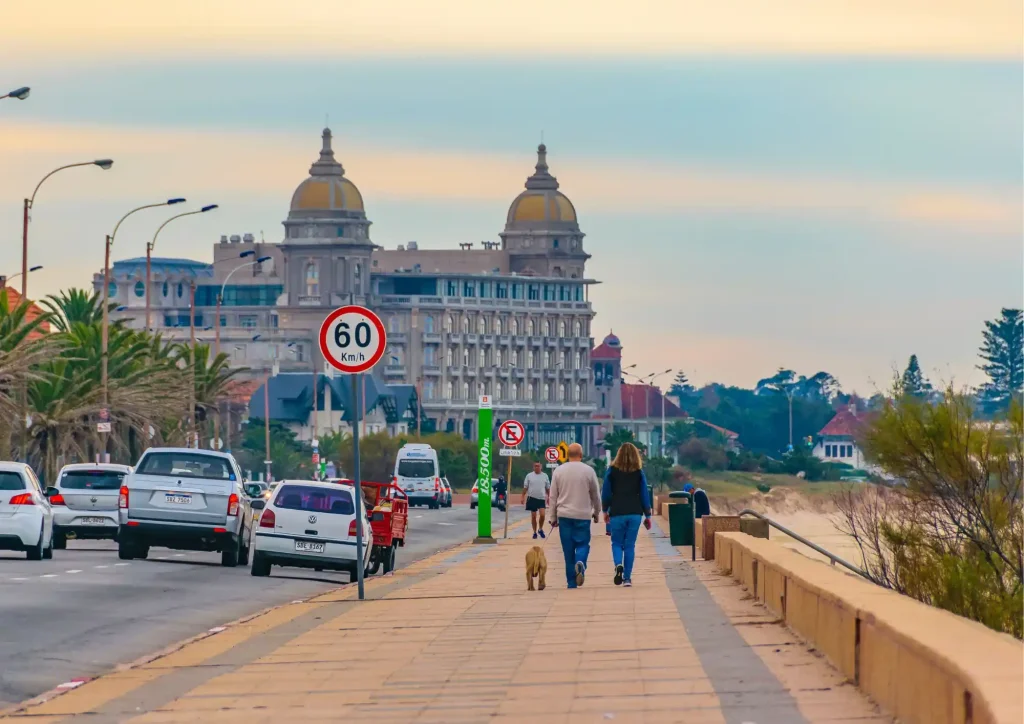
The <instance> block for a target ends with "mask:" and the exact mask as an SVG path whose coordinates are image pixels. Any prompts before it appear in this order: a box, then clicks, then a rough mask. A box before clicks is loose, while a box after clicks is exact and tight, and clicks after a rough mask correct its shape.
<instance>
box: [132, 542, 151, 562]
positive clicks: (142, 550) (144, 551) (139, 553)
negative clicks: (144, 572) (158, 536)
mask: <svg viewBox="0 0 1024 724" xmlns="http://www.w3.org/2000/svg"><path fill="white" fill-rule="evenodd" d="M135 557H136V558H138V559H139V560H142V561H144V560H146V558H148V557H149V546H145V545H143V546H138V547H137V548H136V549H135Z"/></svg>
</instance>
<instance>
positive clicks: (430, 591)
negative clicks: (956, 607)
mask: <svg viewBox="0 0 1024 724" xmlns="http://www.w3.org/2000/svg"><path fill="white" fill-rule="evenodd" d="M603 531H604V527H603V525H601V526H594V547H593V551H592V553H591V563H590V569H589V571H588V575H587V582H586V584H585V585H584V587H583V588H581V589H578V590H567V589H566V587H565V580H564V573H563V570H564V569H563V565H562V556H561V551H560V548H559V546H558V541H557V531H555V536H554V537H553V538H549V539H548V540H547V541H539V542H540V543H541V544H542V545H543V547H544V550H545V552H546V554H547V558H548V564H549V570H548V578H547V580H548V588H547V590H545V591H542V592H540V591H538V592H532V593H531V592H527V591H526V581H525V576H524V556H525V553H526V551H527V550H528V549H529V547H530V546H531V545H533V544H534V541H533V540H531V539H530V538H529V536H519V537H516V538H512V539H510V540H509V541H506V542H502V543H500V544H499V545H496V546H470V545H466V546H463V547H461V548H460V549H457V550H455V551H453V552H449V553H446V554H442V555H439V556H435V557H433V558H431V559H427V560H426V561H422V562H420V563H418V564H415V565H413V566H410V567H409V568H407V569H404V570H400V571H399V572H398V573H397V574H396V575H394V576H391V577H387V578H375V579H372V581H371V583H370V584H369V585H368V587H367V594H368V597H369V598H371V599H372V600H368V601H366V602H363V603H358V602H355V601H352V600H351V597H352V590H351V588H345V589H340V590H339V591H337V592H334V593H330V594H327V595H325V596H321V597H319V598H317V599H314V600H313V601H311V602H306V603H303V604H295V605H294V606H291V607H285V608H284V609H278V610H277V611H274V612H271V613H270V614H267V616H268V617H270V618H271V620H269V621H263V620H262V619H263V618H266V617H261V618H257V619H255V620H254V621H252V622H250V623H249V624H246V625H245V626H243V627H241V628H242V629H244V630H243V631H240V632H236V631H235V629H234V627H232V628H229V629H228V630H227V631H226V632H224V633H223V634H218V635H216V636H214V637H212V638H210V639H205V640H204V641H201V642H198V643H196V644H192V645H190V646H186V647H185V648H183V649H181V650H180V651H178V652H176V653H174V654H171V655H170V656H168V657H165V658H162V659H157V660H155V661H153V662H151V663H149V664H147V665H145V666H142V667H140V668H136V669H132V670H129V671H125V672H121V673H120V674H115V675H114V676H112V677H105V678H103V679H99V680H97V681H95V682H91V683H89V684H86V685H85V686H83V687H81V688H80V689H78V690H76V691H74V692H71V693H70V694H66V695H64V696H62V697H58V698H57V699H54V700H52V701H50V702H48V703H46V704H43V705H42V706H40V707H35V708H33V709H30V710H29V711H27V712H25V713H23V714H22V715H19V716H18V717H17V718H20V717H21V716H26V715H28V716H31V721H33V722H57V721H59V722H86V721H87V722H90V724H106V723H107V722H119V721H132V722H138V723H140V724H141V723H148V724H157V723H159V722H187V721H202V722H211V723H215V722H247V723H255V722H310V721H346V722H358V721H373V722H411V721H417V722H464V721H465V722H470V721H474V722H475V721H488V722H496V721H505V722H577V721H578V722H592V721H595V722H596V721H601V722H604V721H610V720H612V721H616V722H686V723H692V724H702V723H704V722H708V723H711V722H714V723H716V724H719V723H720V724H745V723H749V724H789V723H790V722H792V723H793V724H798V723H800V722H818V721H828V722H830V723H832V724H836V723H838V722H859V723H861V724H866V723H868V722H870V723H871V724H875V723H876V722H886V721H890V720H889V719H886V718H884V717H881V716H879V715H878V714H877V712H876V711H875V709H874V707H873V706H872V705H871V704H870V702H868V701H867V700H866V699H865V698H864V697H863V696H862V695H861V694H859V693H858V692H857V691H856V689H854V688H852V687H851V686H849V685H848V684H844V683H843V682H842V680H841V678H840V677H839V676H838V674H836V673H835V672H834V670H832V669H831V667H829V666H828V664H827V663H825V662H824V661H823V660H822V659H820V658H817V657H815V656H814V655H813V653H810V652H809V651H808V650H807V649H806V647H803V646H802V645H801V644H800V643H799V642H797V641H796V640H795V639H794V638H793V637H792V635H791V634H789V633H788V631H786V630H785V629H784V628H783V627H782V626H781V625H779V624H778V622H775V621H773V620H772V618H771V616H770V615H768V614H766V612H765V609H763V608H761V607H759V606H756V605H755V604H754V603H752V602H751V601H750V600H749V599H748V598H745V597H744V596H743V595H742V589H739V588H738V586H736V585H735V584H731V579H728V578H725V577H720V576H717V575H715V573H714V571H713V570H712V569H711V568H710V566H711V565H712V564H705V563H698V564H697V565H696V566H692V565H691V564H690V563H689V560H688V558H689V556H688V555H687V556H685V557H683V556H680V555H679V554H678V553H677V552H676V550H675V549H673V548H672V547H671V546H670V545H668V543H667V540H665V539H664V538H663V537H661V533H660V531H658V530H657V529H655V530H654V531H652V533H651V534H646V533H644V532H643V531H641V536H640V541H639V542H638V550H637V564H636V568H635V571H634V574H633V579H634V584H635V585H634V586H633V588H617V587H615V586H613V585H612V566H611V561H610V554H609V550H608V548H609V546H608V538H607V537H606V536H605V535H604V532H603ZM687 550H688V549H687ZM275 617H276V618H275ZM747 629H749V631H748V630H747ZM231 635H235V636H236V640H231V639H230V638H227V639H225V642H222V643H221V644H217V641H218V639H220V638H221V637H230V636H231ZM203 647H205V648H203ZM118 677H120V678H118ZM780 682H784V683H780ZM104 685H105V686H106V688H107V691H106V693H105V692H104V690H103V689H102V687H103V686H104Z"/></svg>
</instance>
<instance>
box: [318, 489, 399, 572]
mask: <svg viewBox="0 0 1024 724" xmlns="http://www.w3.org/2000/svg"><path fill="white" fill-rule="evenodd" d="M334 482H339V483H345V484H347V485H355V482H354V481H352V480H346V479H338V480H336V481H334ZM360 486H361V487H362V490H363V502H364V504H365V505H366V515H367V516H368V517H369V519H370V529H371V530H372V531H373V549H372V550H371V551H370V569H369V571H368V572H369V573H370V574H371V575H373V574H375V573H377V572H378V571H380V569H381V566H383V567H384V573H390V572H391V571H393V570H395V551H396V550H397V549H398V548H399V547H400V546H404V545H405V532H406V530H407V529H408V526H409V496H407V495H406V494H405V491H404V490H402V489H401V488H400V487H398V485H397V484H396V483H394V482H388V483H375V482H371V481H366V480H364V481H362V483H360Z"/></svg>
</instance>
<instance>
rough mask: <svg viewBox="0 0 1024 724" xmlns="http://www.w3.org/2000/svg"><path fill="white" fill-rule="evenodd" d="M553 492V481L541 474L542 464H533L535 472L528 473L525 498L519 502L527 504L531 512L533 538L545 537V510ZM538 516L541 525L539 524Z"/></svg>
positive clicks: (524, 483) (524, 492) (524, 486)
mask: <svg viewBox="0 0 1024 724" xmlns="http://www.w3.org/2000/svg"><path fill="white" fill-rule="evenodd" d="M550 490H551V481H550V480H548V476H547V474H546V473H543V472H541V469H540V463H534V464H533V472H532V473H528V474H527V475H526V478H525V479H524V480H523V498H522V500H520V501H519V502H520V503H521V504H523V503H525V504H526V509H527V510H528V511H530V523H531V524H532V525H533V537H534V538H536V537H537V536H538V535H539V536H540V537H541V538H543V537H544V509H545V508H546V507H547V504H548V491H550ZM538 514H539V517H540V523H539V524H538V522H537V518H538Z"/></svg>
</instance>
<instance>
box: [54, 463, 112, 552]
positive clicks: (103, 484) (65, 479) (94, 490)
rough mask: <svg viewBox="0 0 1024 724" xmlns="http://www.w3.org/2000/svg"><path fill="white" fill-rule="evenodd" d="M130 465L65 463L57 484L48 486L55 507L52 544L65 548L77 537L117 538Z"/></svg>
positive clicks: (55, 546) (58, 475)
mask: <svg viewBox="0 0 1024 724" xmlns="http://www.w3.org/2000/svg"><path fill="white" fill-rule="evenodd" d="M131 471H132V469H131V468H130V467H128V466H127V465H109V464H92V463H78V464H75V465H65V466H64V467H63V468H61V470H60V473H58V474H57V484H56V485H55V486H54V487H53V488H50V489H48V490H47V496H48V497H49V500H50V507H52V508H53V547H54V548H66V547H67V540H68V536H69V535H70V536H71V537H74V538H91V539H104V538H106V539H110V540H115V539H116V538H117V529H118V526H119V525H120V521H119V519H118V513H117V501H118V497H119V495H120V491H121V486H122V485H123V484H124V479H125V476H126V475H128V474H129V473H130V472H131Z"/></svg>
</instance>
